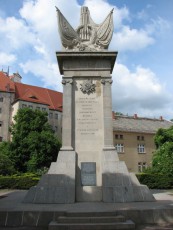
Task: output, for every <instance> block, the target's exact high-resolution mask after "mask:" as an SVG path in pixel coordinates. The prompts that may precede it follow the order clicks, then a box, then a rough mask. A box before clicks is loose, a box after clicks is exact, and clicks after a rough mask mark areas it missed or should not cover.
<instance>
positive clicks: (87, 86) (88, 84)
mask: <svg viewBox="0 0 173 230" xmlns="http://www.w3.org/2000/svg"><path fill="white" fill-rule="evenodd" d="M80 85H81V87H80V90H81V91H82V92H83V93H84V94H90V93H94V92H95V87H96V85H95V84H94V83H93V82H92V80H85V81H83V83H82V84H80Z"/></svg>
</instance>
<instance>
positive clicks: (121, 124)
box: [113, 114, 173, 172]
mask: <svg viewBox="0 0 173 230" xmlns="http://www.w3.org/2000/svg"><path fill="white" fill-rule="evenodd" d="M172 125H173V123H172V122H171V121H167V120H164V119H163V118H162V117H160V119H150V118H142V117H138V116H137V114H135V115H134V116H133V117H131V116H116V115H114V119H113V138H114V144H115V148H116V150H117V152H118V155H119V159H120V160H122V161H125V162H126V165H127V168H128V170H129V171H130V172H141V171H143V169H145V168H146V167H148V166H150V165H151V161H152V156H153V152H154V151H155V149H156V147H155V144H154V135H155V134H156V132H157V130H158V129H159V128H169V127H171V126H172Z"/></svg>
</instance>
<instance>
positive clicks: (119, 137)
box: [115, 134, 123, 140]
mask: <svg viewBox="0 0 173 230" xmlns="http://www.w3.org/2000/svg"><path fill="white" fill-rule="evenodd" d="M115 139H121V140H122V139H123V135H121V134H115Z"/></svg>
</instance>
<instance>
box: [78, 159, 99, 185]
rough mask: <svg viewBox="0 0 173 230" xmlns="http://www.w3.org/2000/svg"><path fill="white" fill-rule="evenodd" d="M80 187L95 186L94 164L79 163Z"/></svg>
mask: <svg viewBox="0 0 173 230" xmlns="http://www.w3.org/2000/svg"><path fill="white" fill-rule="evenodd" d="M81 184H82V186H96V162H82V163H81Z"/></svg>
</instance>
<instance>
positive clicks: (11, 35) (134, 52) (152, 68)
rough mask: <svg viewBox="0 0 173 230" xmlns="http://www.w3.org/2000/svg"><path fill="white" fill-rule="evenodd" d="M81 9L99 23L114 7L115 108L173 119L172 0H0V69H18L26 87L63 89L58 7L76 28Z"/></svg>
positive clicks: (11, 71)
mask: <svg viewBox="0 0 173 230" xmlns="http://www.w3.org/2000/svg"><path fill="white" fill-rule="evenodd" d="M82 5H86V6H88V7H89V9H90V13H91V17H92V18H93V20H94V21H95V22H96V23H101V22H102V21H103V20H104V18H105V17H106V16H107V14H108V13H109V12H110V10H111V9H112V8H114V34H113V38H112V42H111V44H110V47H109V50H110V51H118V58H117V62H116V64H115V67H114V71H113V74H112V77H113V85H112V96H113V110H114V111H120V112H123V113H124V114H129V115H133V114H135V113H137V114H138V115H139V116H145V117H152V118H153V117H155V118H159V117H160V116H163V117H164V118H166V119H171V118H173V45H172V43H173V14H172V11H173V1H172V0H166V1H164V0H145V1H142V0H141V1H139V0H33V1H31V0H29V1H25V0H0V40H1V42H0V68H1V69H3V70H4V71H6V70H7V68H8V66H10V73H13V72H17V71H18V72H19V73H20V75H21V76H22V77H23V80H22V81H23V83H26V84H32V85H37V86H41V87H48V88H50V89H54V90H58V91H62V85H61V76H60V74H59V70H58V65H57V62H56V56H55V52H56V51H60V50H61V44H60V39H59V35H58V27H57V18H56V10H55V6H57V7H58V8H59V9H60V10H61V12H62V13H63V14H64V16H65V17H66V18H67V19H68V21H69V22H70V23H71V25H72V26H73V27H74V28H76V27H77V26H78V25H79V16H80V7H81V6H82Z"/></svg>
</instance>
